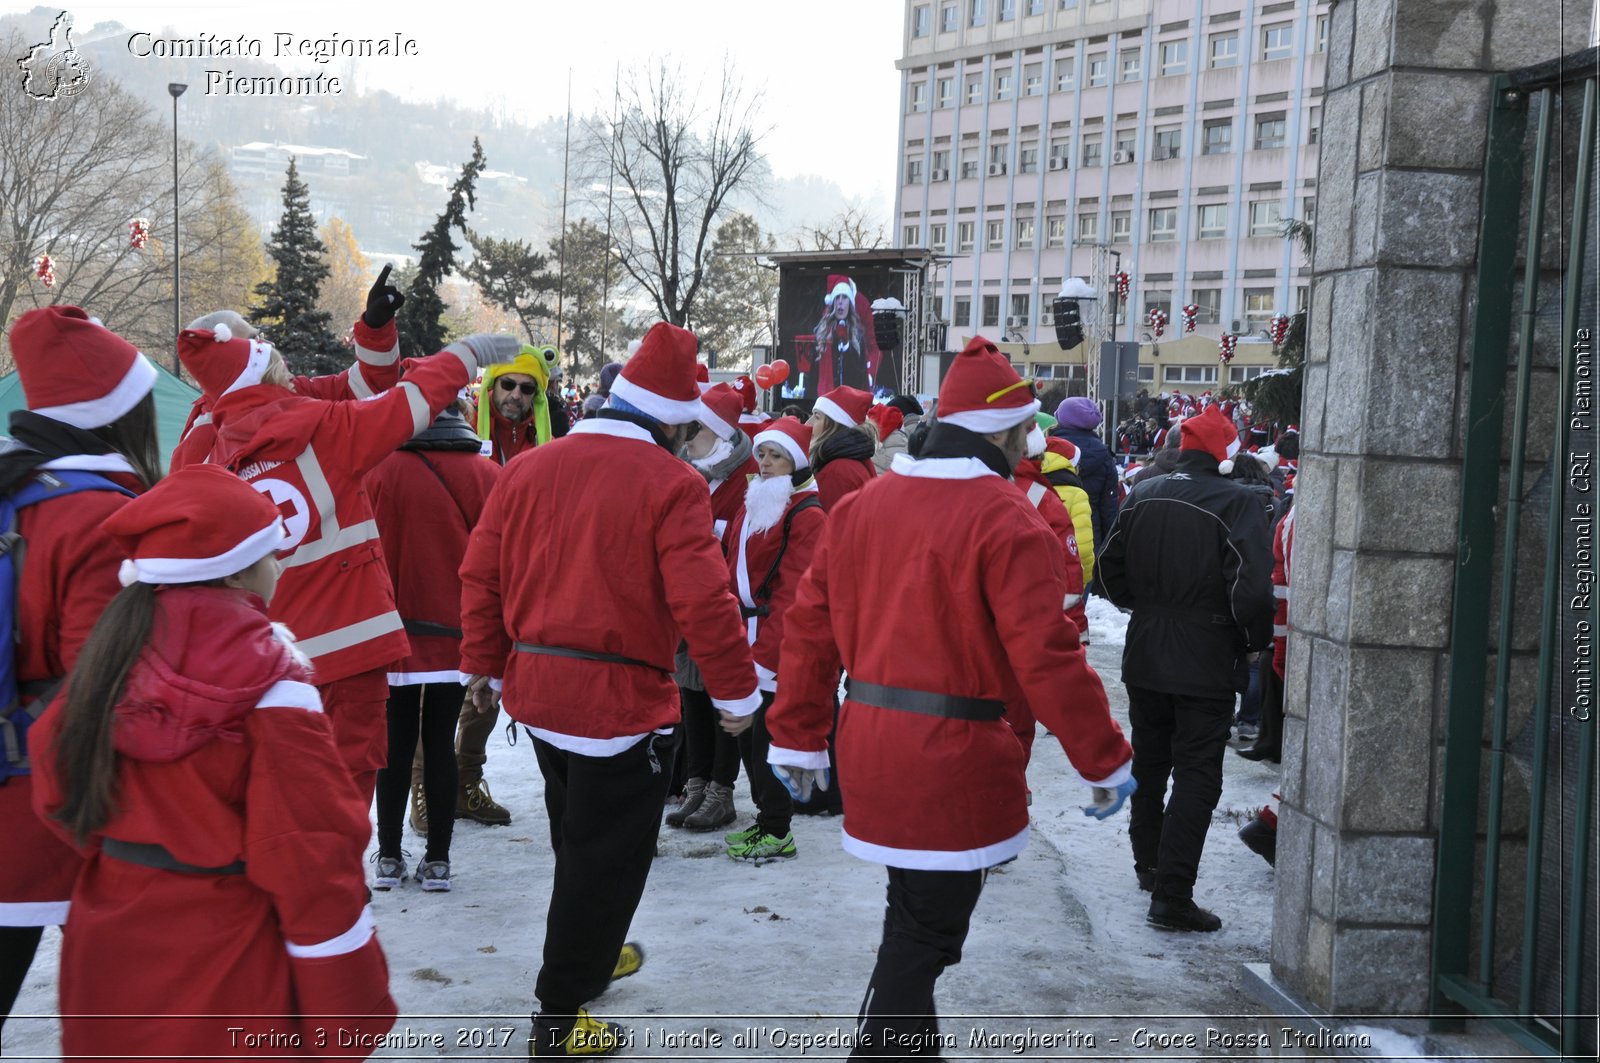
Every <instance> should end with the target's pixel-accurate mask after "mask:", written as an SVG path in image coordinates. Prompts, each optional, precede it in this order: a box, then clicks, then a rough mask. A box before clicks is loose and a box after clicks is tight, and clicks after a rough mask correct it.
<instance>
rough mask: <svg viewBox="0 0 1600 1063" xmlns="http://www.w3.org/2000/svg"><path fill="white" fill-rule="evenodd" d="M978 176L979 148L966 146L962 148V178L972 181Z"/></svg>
mask: <svg viewBox="0 0 1600 1063" xmlns="http://www.w3.org/2000/svg"><path fill="white" fill-rule="evenodd" d="M976 176H978V149H977V148H976V147H966V148H962V149H961V179H962V180H963V181H970V180H972V179H973V178H974V177H976Z"/></svg>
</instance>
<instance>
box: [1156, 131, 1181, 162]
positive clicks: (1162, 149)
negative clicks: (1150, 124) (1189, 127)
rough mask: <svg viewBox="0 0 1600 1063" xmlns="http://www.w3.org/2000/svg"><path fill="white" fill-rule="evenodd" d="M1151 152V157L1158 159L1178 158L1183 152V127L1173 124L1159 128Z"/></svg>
mask: <svg viewBox="0 0 1600 1063" xmlns="http://www.w3.org/2000/svg"><path fill="white" fill-rule="evenodd" d="M1150 152H1151V154H1150V157H1151V158H1152V159H1155V160H1156V161H1160V160H1162V159H1176V158H1177V157H1178V156H1179V155H1181V154H1183V127H1182V126H1176V125H1171V126H1164V127H1162V128H1159V129H1157V130H1156V135H1155V143H1153V144H1152V145H1151V147H1150Z"/></svg>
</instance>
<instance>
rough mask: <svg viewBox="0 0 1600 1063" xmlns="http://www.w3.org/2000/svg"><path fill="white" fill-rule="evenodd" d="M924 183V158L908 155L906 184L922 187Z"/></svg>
mask: <svg viewBox="0 0 1600 1063" xmlns="http://www.w3.org/2000/svg"><path fill="white" fill-rule="evenodd" d="M921 183H922V156H921V155H908V156H907V157H906V184H908V185H920V184H921Z"/></svg>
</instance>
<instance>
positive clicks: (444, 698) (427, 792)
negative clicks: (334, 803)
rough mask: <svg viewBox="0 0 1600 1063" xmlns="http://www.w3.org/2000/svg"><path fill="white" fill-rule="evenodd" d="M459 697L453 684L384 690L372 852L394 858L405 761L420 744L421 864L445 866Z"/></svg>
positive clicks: (407, 783)
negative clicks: (384, 733) (424, 842)
mask: <svg viewBox="0 0 1600 1063" xmlns="http://www.w3.org/2000/svg"><path fill="white" fill-rule="evenodd" d="M461 697H462V691H461V687H460V685H459V684H456V683H417V684H414V685H408V686H398V687H390V688H389V705H388V712H389V761H388V763H387V764H386V765H384V767H382V768H380V769H379V771H378V852H379V853H381V854H383V855H384V856H399V855H400V837H401V830H402V828H403V827H404V825H405V815H406V792H407V791H408V790H409V789H410V787H411V760H412V757H413V756H415V755H416V752H417V738H418V735H419V734H420V736H421V738H422V792H423V795H424V796H425V797H427V799H428V850H427V853H426V855H425V856H424V857H423V859H425V860H449V859H450V839H451V837H452V836H453V834H454V832H455V826H456V816H455V811H456V786H457V782H458V775H457V771H456V748H455V747H456V721H457V720H458V719H459V718H460V716H461Z"/></svg>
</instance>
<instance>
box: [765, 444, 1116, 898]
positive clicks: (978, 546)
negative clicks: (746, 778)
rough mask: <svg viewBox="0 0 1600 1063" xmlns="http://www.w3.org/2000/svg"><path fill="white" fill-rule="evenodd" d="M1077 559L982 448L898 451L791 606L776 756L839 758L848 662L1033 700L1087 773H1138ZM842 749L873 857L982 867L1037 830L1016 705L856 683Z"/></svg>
mask: <svg viewBox="0 0 1600 1063" xmlns="http://www.w3.org/2000/svg"><path fill="white" fill-rule="evenodd" d="M908 543H915V547H916V548H915V549H908V547H907V544H908ZM1065 569H1066V565H1065V561H1064V559H1063V556H1062V551H1061V544H1060V542H1059V541H1058V540H1056V539H1055V537H1054V536H1053V535H1052V534H1051V531H1050V529H1049V528H1048V527H1047V526H1046V525H1045V523H1044V521H1043V520H1041V519H1040V517H1039V515H1038V511H1037V510H1036V509H1034V507H1033V506H1031V505H1029V503H1028V500H1027V498H1026V497H1024V496H1023V494H1022V492H1020V491H1018V490H1017V489H1016V487H1015V486H1013V485H1012V484H1011V483H1010V482H1009V481H1008V480H1006V479H1003V478H1002V477H1000V476H998V475H995V474H994V473H993V472H992V471H991V470H990V469H989V468H988V467H987V466H986V465H984V464H983V463H982V462H981V461H979V460H978V459H976V458H930V459H924V460H914V459H912V458H910V457H908V456H906V455H903V454H902V455H899V456H897V457H896V458H895V461H894V465H893V467H892V471H891V472H890V473H889V474H888V475H886V476H883V477H880V478H879V479H878V480H876V481H875V482H873V483H872V484H869V485H868V486H867V487H865V488H863V489H862V490H860V491H857V492H856V493H855V494H853V495H851V496H850V497H849V498H847V499H845V500H844V502H843V503H842V504H841V505H840V506H839V508H838V509H836V510H833V511H830V512H829V514H828V523H827V527H826V530H825V531H824V534H823V537H822V544H821V545H820V546H819V547H818V548H817V552H816V554H815V556H814V557H813V558H812V560H811V567H810V569H809V570H807V572H806V575H805V577H804V578H803V579H802V580H801V581H800V588H799V594H798V596H797V598H796V600H795V604H794V605H793V606H792V607H791V608H790V609H789V611H788V614H787V615H786V617H785V633H784V642H783V668H782V670H781V673H780V675H779V682H778V695H777V700H776V701H775V702H774V703H773V706H772V708H771V709H769V710H768V716H767V727H768V729H769V730H770V731H771V732H772V750H771V752H770V754H769V757H768V759H769V761H770V762H771V763H773V764H790V765H796V766H799V767H806V768H822V767H826V766H827V743H828V731H829V729H830V728H831V727H832V726H833V692H834V687H835V685H836V680H835V676H837V674H838V667H839V665H840V664H841V663H843V665H844V667H845V668H846V670H847V671H848V672H849V673H850V677H851V680H852V682H856V681H863V680H864V681H867V682H870V683H874V684H879V685H882V686H887V687H894V688H899V689H902V690H912V691H924V692H928V693H933V694H943V695H955V696H959V697H966V698H981V699H985V700H988V701H997V702H1004V703H1008V704H1009V703H1011V702H1013V701H1014V700H1015V699H1016V698H1019V697H1026V699H1027V702H1028V704H1029V705H1030V706H1031V707H1032V709H1033V711H1034V713H1035V714H1037V716H1038V718H1039V719H1040V720H1042V721H1043V722H1044V723H1045V725H1046V726H1048V727H1049V729H1050V731H1051V733H1052V734H1054V735H1055V736H1056V738H1057V740H1059V741H1060V742H1061V744H1062V747H1063V748H1064V749H1065V750H1066V752H1067V757H1068V759H1069V760H1070V761H1071V762H1072V766H1073V767H1074V768H1075V769H1076V770H1077V772H1078V774H1079V775H1080V776H1082V778H1083V779H1084V780H1085V781H1086V782H1090V783H1094V784H1099V785H1115V784H1117V783H1119V782H1121V781H1122V780H1124V779H1126V778H1128V776H1129V770H1130V767H1131V758H1132V751H1131V750H1130V749H1129V748H1128V743H1127V742H1126V741H1125V740H1124V739H1123V737H1122V732H1121V730H1120V729H1119V728H1118V727H1117V725H1116V723H1115V721H1113V720H1112V718H1111V714H1110V712H1109V710H1108V707H1107V704H1106V700H1105V692H1104V690H1103V688H1101V687H1100V685H1099V683H1098V681H1094V682H1091V681H1090V680H1091V678H1092V673H1090V672H1089V671H1088V663H1087V662H1086V660H1085V658H1084V653H1083V648H1082V646H1081V645H1080V644H1079V642H1078V632H1077V629H1076V628H1075V627H1073V625H1072V624H1071V623H1070V622H1068V620H1067V618H1066V617H1065V616H1064V615H1063V614H1062V611H1061V602H1062V598H1063V597H1064V596H1065V594H1066V571H1065ZM885 602H891V603H893V605H892V607H891V608H888V609H885V607H884V605H883V603H885ZM908 646H914V647H916V651H915V652H914V653H908V652H907V649H906V648H907V647H908ZM836 753H837V757H838V762H839V775H840V776H841V781H842V784H843V790H844V792H843V794H842V797H843V799H844V806H845V819H844V829H843V832H842V833H843V842H844V847H845V849H846V850H847V851H849V852H851V853H853V854H854V855H856V856H859V857H861V858H862V859H866V860H872V861H875V862H878V863H883V864H888V865H889V866H891V867H904V868H915V869H924V870H942V871H962V870H975V869H978V868H985V867H992V866H994V865H995V864H998V863H1000V862H1001V861H1003V860H1007V859H1009V858H1010V857H1012V856H1015V855H1016V854H1017V853H1018V852H1020V851H1021V850H1022V847H1023V846H1024V844H1026V841H1027V835H1028V808H1027V783H1026V780H1025V778H1024V774H1023V769H1024V765H1025V757H1024V754H1023V750H1022V746H1021V745H1020V744H1019V743H1018V741H1017V739H1016V737H1015V736H1014V735H1013V734H1012V732H1011V728H1010V727H1009V726H1008V725H1007V724H1006V722H1005V721H1004V720H1003V719H993V720H967V719H951V718H945V717H940V716H931V715H923V714H921V713H917V712H910V711H905V710H900V709H893V708H880V707H877V706H875V705H872V704H865V703H862V702H859V701H857V700H856V699H855V698H854V697H850V698H847V699H846V700H845V703H844V707H843V709H842V710H841V712H840V715H839V723H838V736H837V739H836Z"/></svg>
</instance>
